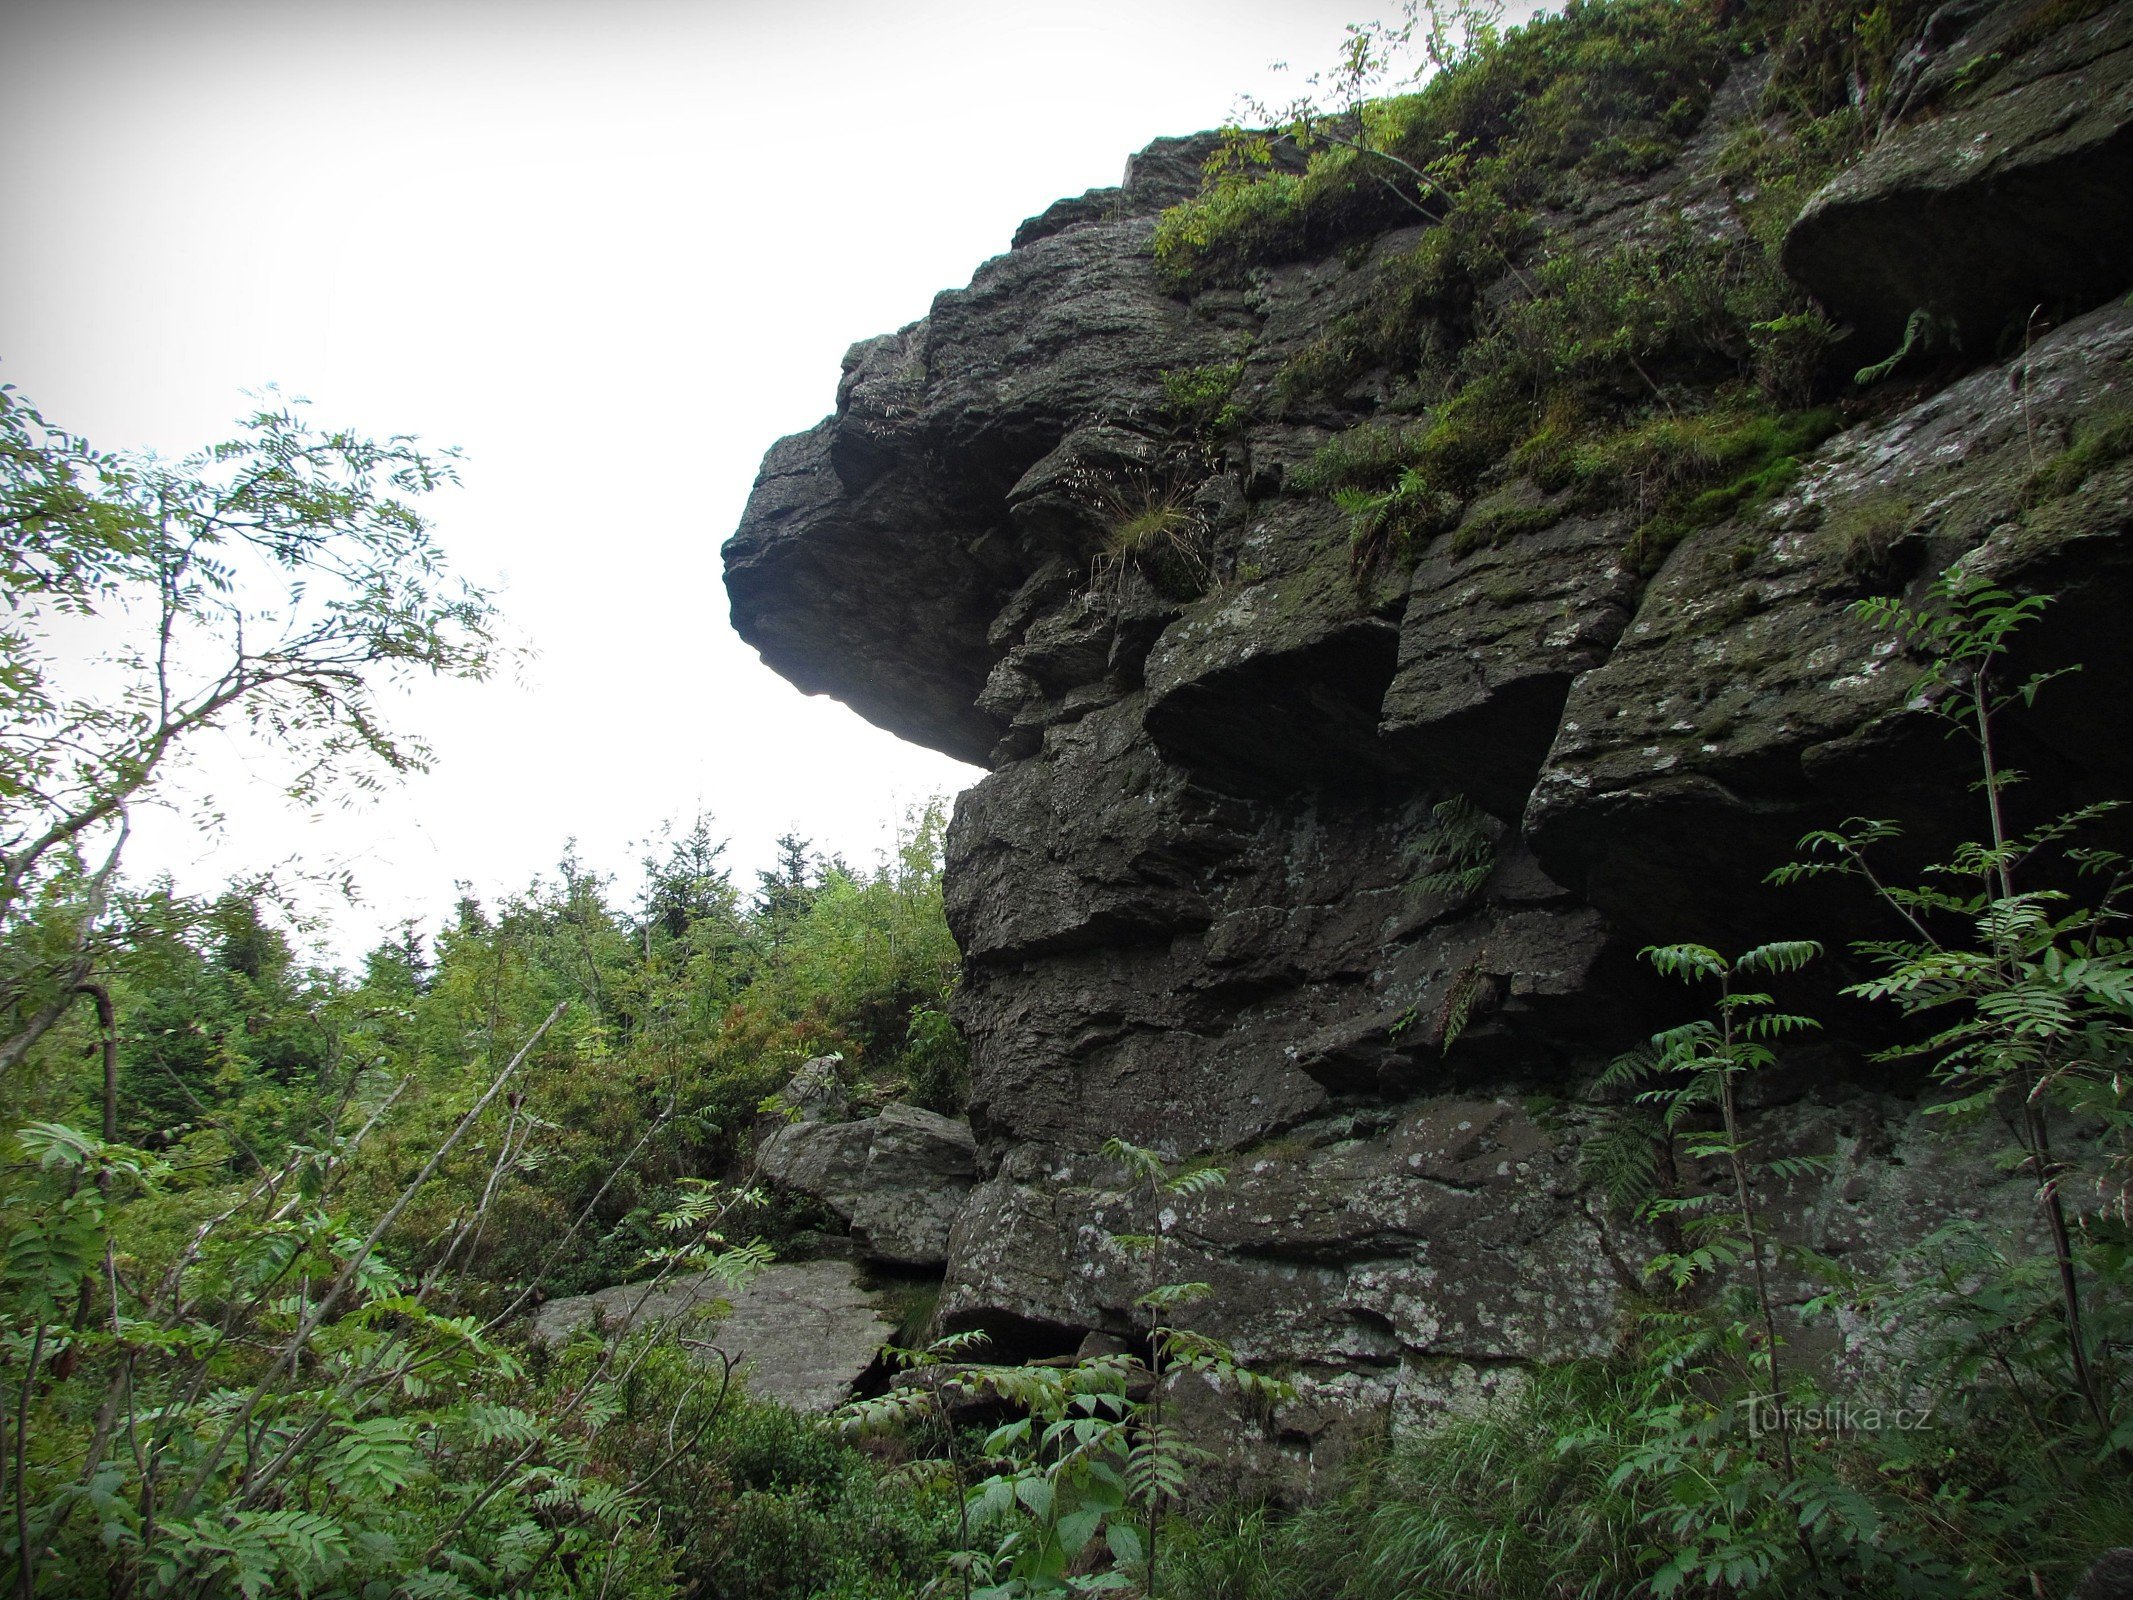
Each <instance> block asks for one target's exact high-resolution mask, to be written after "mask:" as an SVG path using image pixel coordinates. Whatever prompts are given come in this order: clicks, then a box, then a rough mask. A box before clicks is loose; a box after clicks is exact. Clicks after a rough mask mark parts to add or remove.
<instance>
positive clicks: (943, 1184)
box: [757, 1104, 977, 1267]
mask: <svg viewBox="0 0 2133 1600" xmlns="http://www.w3.org/2000/svg"><path fill="white" fill-rule="evenodd" d="M976 1161H977V1156H976V1145H975V1143H974V1141H973V1140H972V1138H971V1133H970V1125H969V1124H968V1123H964V1122H958V1121H955V1120H954V1119H952V1118H949V1117H944V1116H940V1115H939V1114H937V1113H935V1112H932V1111H926V1110H923V1109H921V1108H920V1107H918V1106H907V1105H900V1104H892V1105H886V1106H883V1107H882V1108H881V1111H880V1113H879V1114H878V1115H876V1116H872V1117H862V1118H860V1119H859V1120H857V1121H855V1122H820V1121H815V1122H795V1123H790V1124H788V1125H787V1126H785V1127H782V1128H779V1129H777V1130H776V1131H775V1132H773V1133H772V1134H771V1135H770V1137H769V1138H767V1139H765V1140H764V1141H763V1144H762V1146H761V1148H760V1149H759V1151H758V1152H757V1163H758V1166H759V1168H760V1170H761V1172H762V1174H763V1176H764V1178H765V1179H767V1180H768V1181H770V1182H772V1183H775V1184H778V1185H781V1186H782V1187H785V1188H788V1189H796V1190H798V1191H800V1192H801V1193H803V1194H808V1195H812V1196H814V1197H815V1198H816V1199H818V1200H821V1201H823V1202H824V1203H825V1204H827V1205H828V1206H829V1207H830V1208H831V1209H832V1210H834V1211H835V1212H836V1213H837V1214H838V1215H839V1216H841V1217H843V1218H844V1220H845V1221H846V1222H847V1223H848V1224H850V1226H851V1229H852V1232H853V1234H854V1235H855V1236H856V1237H857V1238H858V1239H859V1241H860V1243H861V1244H862V1245H863V1246H864V1248H865V1249H866V1252H867V1254H868V1255H870V1256H872V1257H873V1258H875V1259H876V1260H880V1261H886V1262H891V1263H894V1264H896V1265H898V1266H907V1267H932V1266H939V1265H940V1264H941V1263H942V1262H944V1261H945V1260H946V1259H947V1255H946V1251H947V1245H948V1230H949V1228H950V1227H951V1226H953V1224H954V1222H955V1218H956V1214H957V1213H958V1212H959V1211H961V1210H962V1208H963V1201H964V1199H965V1197H966V1196H968V1194H969V1193H970V1190H971V1186H972V1185H973V1184H974V1183H975V1182H976V1181H977V1165H976Z"/></svg>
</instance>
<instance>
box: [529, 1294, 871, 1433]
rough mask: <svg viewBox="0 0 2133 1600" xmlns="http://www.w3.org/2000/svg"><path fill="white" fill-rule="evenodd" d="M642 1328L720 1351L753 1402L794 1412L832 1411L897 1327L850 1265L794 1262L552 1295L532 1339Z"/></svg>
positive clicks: (704, 1351) (708, 1355) (560, 1339)
mask: <svg viewBox="0 0 2133 1600" xmlns="http://www.w3.org/2000/svg"><path fill="white" fill-rule="evenodd" d="M648 1324H649V1325H654V1326H662V1327H666V1328H669V1329H671V1330H672V1331H673V1332H674V1333H675V1334H676V1336H677V1337H681V1338H685V1339H688V1340H690V1341H691V1344H690V1346H689V1348H690V1351H691V1353H692V1355H694V1356H695V1358H696V1359H697V1360H698V1361H701V1362H704V1363H706V1364H710V1363H712V1362H714V1361H715V1360H716V1359H717V1353H722V1354H723V1355H725V1356H726V1357H727V1358H729V1359H730V1360H732V1361H733V1362H734V1363H735V1365H736V1366H737V1367H738V1368H739V1370H740V1373H741V1380H742V1382H743V1383H744V1384H745V1385H746V1386H747V1388H748V1391H749V1392H750V1393H751V1394H753V1395H754V1396H755V1397H756V1398H758V1399H761V1400H775V1401H778V1402H779V1403H780V1404H783V1405H788V1406H791V1407H792V1408H793V1409H794V1410H796V1411H830V1410H833V1409H835V1408H836V1407H837V1406H840V1405H842V1404H843V1403H844V1402H845V1401H846V1400H848V1399H850V1398H851V1393H852V1386H853V1385H854V1384H856V1383H857V1382H858V1381H859V1379H860V1378H861V1377H862V1376H863V1375H864V1374H865V1373H866V1371H867V1370H868V1369H869V1368H870V1367H872V1366H873V1364H874V1362H875V1360H876V1358H877V1357H879V1355H880V1354H881V1349H882V1346H884V1345H885V1344H887V1343H888V1342H889V1341H890V1339H892V1338H893V1337H894V1336H895V1333H896V1328H895V1325H894V1324H893V1323H891V1322H889V1321H888V1320H887V1319H886V1318H884V1317H883V1316H882V1315H881V1311H880V1300H879V1298H878V1297H877V1296H876V1295H874V1294H873V1293H872V1292H871V1291H869V1290H867V1289H865V1288H863V1287H862V1286H861V1285H860V1282H859V1277H858V1269H857V1268H855V1267H854V1266H852V1265H851V1264H850V1263H849V1262H843V1261H796V1262H781V1263H778V1264H776V1265H774V1266H770V1267H766V1268H765V1269H764V1270H763V1271H761V1272H759V1273H757V1274H756V1275H755V1276H754V1277H753V1278H751V1279H749V1280H748V1282H747V1283H745V1284H743V1285H742V1286H741V1287H740V1288H738V1289H734V1288H732V1287H730V1286H729V1285H728V1284H727V1283H726V1282H725V1280H724V1279H722V1278H720V1277H719V1276H718V1275H716V1274H715V1273H709V1272H695V1273H676V1274H674V1275H673V1276H671V1277H668V1278H667V1279H665V1280H664V1281H663V1282H660V1283H657V1284H628V1283H625V1284H617V1285H616V1286H615V1287H613V1288H611V1289H602V1290H599V1291H598V1292H597V1293H594V1294H584V1295H573V1296H571V1297H570V1298H569V1299H565V1300H551V1301H549V1302H548V1304H546V1305H544V1306H543V1307H541V1309H540V1311H539V1312H538V1313H537V1314H536V1315H535V1317H534V1319H533V1328H532V1336H533V1338H534V1339H535V1340H537V1341H538V1342H540V1343H543V1344H549V1345H560V1344H562V1343H564V1342H565V1341H567V1340H568V1339H569V1338H570V1337H571V1335H573V1334H575V1333H576V1332H578V1331H579V1330H580V1329H582V1328H592V1329H595V1330H596V1331H599V1332H603V1333H610V1334H612V1333H620V1332H623V1331H625V1330H628V1329H631V1328H638V1327H643V1326H646V1325H648Z"/></svg>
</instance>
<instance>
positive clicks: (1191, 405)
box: [1156, 360, 1244, 442]
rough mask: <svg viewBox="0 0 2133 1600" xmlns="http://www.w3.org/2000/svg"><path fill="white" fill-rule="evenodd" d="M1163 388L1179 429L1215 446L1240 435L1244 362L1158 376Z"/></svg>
mask: <svg viewBox="0 0 2133 1600" xmlns="http://www.w3.org/2000/svg"><path fill="white" fill-rule="evenodd" d="M1156 376H1157V378H1159V379H1160V380H1161V382H1162V385H1163V407H1164V409H1165V410H1166V411H1168V412H1169V413H1170V416H1171V419H1172V420H1173V421H1174V422H1176V423H1177V424H1178V426H1180V427H1182V428H1184V429H1186V430H1187V431H1188V432H1190V433H1191V434H1192V435H1193V436H1194V437H1195V438H1198V439H1202V440H1206V441H1208V442H1214V441H1218V440H1221V439H1223V438H1226V437H1228V436H1229V435H1230V434H1232V433H1234V432H1236V431H1237V429H1238V427H1239V426H1240V425H1241V424H1242V422H1243V420H1244V419H1243V417H1242V415H1241V414H1240V413H1239V411H1238V409H1237V405H1236V400H1235V396H1236V393H1237V385H1238V383H1239V382H1241V381H1242V379H1243V377H1244V362H1243V361H1242V360H1237V361H1225V362H1217V363H1215V364H1214V365H1212V366H1205V367H1187V368H1185V369H1184V370H1183V371H1180V372H1159V373H1157V374H1156Z"/></svg>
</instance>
